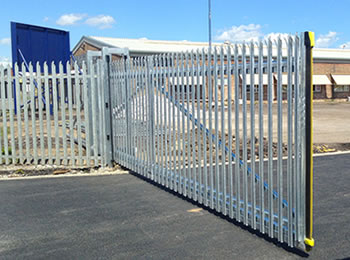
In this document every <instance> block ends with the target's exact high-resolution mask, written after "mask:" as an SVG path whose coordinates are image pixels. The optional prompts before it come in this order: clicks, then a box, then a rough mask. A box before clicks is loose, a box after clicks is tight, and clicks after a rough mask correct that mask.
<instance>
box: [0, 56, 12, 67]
mask: <svg viewBox="0 0 350 260" xmlns="http://www.w3.org/2000/svg"><path fill="white" fill-rule="evenodd" d="M0 65H2V66H8V65H11V59H10V58H8V57H2V56H0Z"/></svg>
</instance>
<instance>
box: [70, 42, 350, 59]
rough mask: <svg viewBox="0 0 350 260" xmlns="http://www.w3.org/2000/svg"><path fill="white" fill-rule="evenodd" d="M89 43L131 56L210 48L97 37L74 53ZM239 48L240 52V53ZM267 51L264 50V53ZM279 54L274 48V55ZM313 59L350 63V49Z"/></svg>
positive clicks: (316, 52)
mask: <svg viewBox="0 0 350 260" xmlns="http://www.w3.org/2000/svg"><path fill="white" fill-rule="evenodd" d="M83 41H87V42H90V43H91V44H93V45H94V46H96V47H100V48H102V47H103V46H106V47H117V48H128V49H129V51H130V53H131V54H156V53H167V52H186V51H192V50H194V51H196V50H201V49H203V48H208V43H207V42H190V41H160V40H149V39H146V38H140V39H126V38H111V37H97V36H83V37H82V39H81V40H80V41H79V42H78V44H77V45H76V46H75V47H74V49H73V52H75V51H76V50H77V48H78V47H79V45H80V44H81V43H82V42H83ZM226 44H227V43H213V47H221V46H223V45H226ZM240 49H241V48H239V52H240ZM246 51H247V54H248V55H249V48H247V50H246ZM266 51H267V49H266V48H264V53H265V52H266ZM257 53H258V47H256V48H255V55H257ZM276 54H277V53H276V51H275V48H273V55H274V56H275V55H276ZM282 55H283V56H286V55H287V49H286V48H283V50H282ZM313 58H314V61H316V62H330V61H332V60H334V61H343V62H350V49H321V48H314V51H313Z"/></svg>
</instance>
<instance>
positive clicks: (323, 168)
mask: <svg viewBox="0 0 350 260" xmlns="http://www.w3.org/2000/svg"><path fill="white" fill-rule="evenodd" d="M349 162H350V154H347V155H337V156H326V157H317V158H315V195H314V196H315V208H314V214H315V216H314V229H315V233H314V237H315V241H316V247H315V249H314V250H313V251H312V252H311V254H310V256H309V258H310V259H344V258H346V257H350V232H349V230H350V189H349V185H350V168H349ZM98 258H99V259H134V258H137V259H139V258H141V259H144V258H147V259H148V258H155V259H165V258H166V259H169V258H170V259H172V258H177V259H299V258H300V255H297V254H295V253H293V252H288V251H286V250H285V249H284V248H282V247H281V246H278V245H275V244H273V243H271V242H269V241H266V240H265V239H263V238H260V237H258V236H257V235H255V234H252V233H250V232H248V231H247V230H244V229H243V228H241V227H240V226H237V225H235V224H233V223H231V222H229V221H227V220H226V219H224V218H221V217H219V216H216V215H214V214H213V213H210V212H208V211H206V210H204V209H201V208H198V206H196V205H194V204H192V203H190V202H188V201H186V200H183V199H181V198H179V197H177V196H174V195H173V194H171V193H169V192H166V191H164V190H162V189H159V188H158V187H156V186H154V185H151V184H149V183H147V182H145V181H143V180H141V179H139V178H137V177H135V176H133V175H131V174H123V175H113V176H102V177H71V178H51V179H35V180H12V181H0V259H98Z"/></svg>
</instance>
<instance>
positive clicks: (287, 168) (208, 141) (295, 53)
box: [0, 33, 313, 248]
mask: <svg viewBox="0 0 350 260" xmlns="http://www.w3.org/2000/svg"><path fill="white" fill-rule="evenodd" d="M311 36H312V34H309V33H305V34H302V35H300V36H298V35H296V36H289V37H288V38H286V39H277V40H276V41H271V40H268V41H266V42H263V41H260V42H258V43H253V42H252V43H243V44H229V45H226V44H225V45H223V46H222V47H221V48H219V49H218V48H213V49H209V50H208V49H203V50H196V51H192V52H186V53H165V54H159V55H149V56H137V57H130V56H129V55H128V52H127V50H125V49H108V48H103V49H102V51H97V52H88V53H87V55H86V57H87V63H85V62H82V63H81V64H82V66H81V67H78V64H77V63H75V64H74V65H70V64H67V65H66V66H67V69H66V73H65V72H64V70H63V65H62V64H60V65H59V68H58V73H57V71H56V69H57V68H56V67H55V65H54V64H52V65H51V66H52V67H51V71H52V74H48V71H49V70H48V66H47V65H46V64H45V65H43V67H42V68H41V67H40V66H39V65H37V69H36V71H37V73H33V67H32V65H29V66H26V64H22V67H21V70H19V68H18V66H15V68H14V75H15V76H12V74H11V73H10V72H9V71H10V69H9V68H7V69H6V68H2V67H0V97H1V100H0V108H1V116H2V118H1V120H0V129H1V138H0V151H1V153H0V164H16V163H21V164H23V163H27V164H39V163H41V164H46V163H49V164H57V165H61V164H63V165H87V166H92V165H95V166H104V165H107V164H108V165H111V164H112V163H113V162H116V163H118V164H120V165H122V166H124V167H127V168H129V169H131V170H133V171H135V172H136V173H138V174H140V175H142V176H144V177H146V178H149V179H151V180H152V181H154V182H156V183H159V184H161V185H163V186H165V187H167V188H169V189H171V190H174V191H175V192H178V193H180V194H182V195H183V196H185V197H188V198H191V199H193V200H194V201H197V202H199V203H201V204H203V205H205V206H208V207H210V208H211V209H214V210H216V211H217V212H220V213H222V214H224V215H227V216H229V217H230V218H232V219H235V220H236V221H238V222H242V223H243V224H244V225H246V226H249V227H251V228H252V229H254V230H258V231H259V232H261V233H263V234H266V235H267V236H269V237H271V238H276V239H277V240H278V241H280V242H285V243H287V244H288V245H289V246H290V247H303V248H305V246H306V247H307V248H309V247H311V246H313V239H312V146H311V143H312V132H311V129H312V124H311V123H312V116H311V115H312V87H311V86H312V82H311V78H312V77H311V73H312V62H311V61H312V58H311V48H312V37H311ZM86 64H87V65H88V66H87V65H86ZM42 70H43V73H41V71H42ZM310 146H311V148H310Z"/></svg>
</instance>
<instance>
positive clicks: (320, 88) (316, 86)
mask: <svg viewBox="0 0 350 260" xmlns="http://www.w3.org/2000/svg"><path fill="white" fill-rule="evenodd" d="M313 90H314V92H317V93H320V92H321V91H322V87H321V86H320V85H314V87H313Z"/></svg>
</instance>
